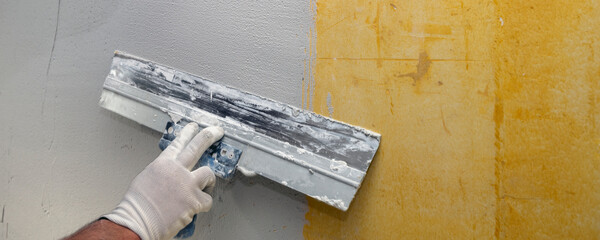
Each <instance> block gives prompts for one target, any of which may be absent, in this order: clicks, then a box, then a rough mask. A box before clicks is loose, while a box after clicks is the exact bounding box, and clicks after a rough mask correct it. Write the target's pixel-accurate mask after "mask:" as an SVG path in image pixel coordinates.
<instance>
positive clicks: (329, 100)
mask: <svg viewBox="0 0 600 240" xmlns="http://www.w3.org/2000/svg"><path fill="white" fill-rule="evenodd" d="M327 111H329V117H330V118H333V104H332V103H331V93H330V92H328V93H327Z"/></svg>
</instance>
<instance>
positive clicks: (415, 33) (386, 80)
mask: <svg viewBox="0 0 600 240" xmlns="http://www.w3.org/2000/svg"><path fill="white" fill-rule="evenodd" d="M316 30H317V41H316V47H317V60H316V66H315V78H314V79H315V80H314V81H315V83H314V84H315V88H314V110H315V111H317V112H319V113H321V114H327V113H328V108H327V107H328V104H327V95H328V93H330V94H331V95H332V96H335V97H334V98H330V103H329V104H331V105H332V106H335V114H334V115H335V116H334V117H335V118H336V119H340V120H343V121H346V122H349V123H351V124H356V125H360V126H364V127H366V128H370V129H372V130H375V131H377V132H380V133H381V134H382V142H381V147H380V150H379V152H378V154H377V156H376V158H375V160H374V161H373V164H372V165H371V168H370V169H369V172H368V174H367V176H366V178H365V181H364V183H363V186H362V187H361V189H359V192H358V195H357V197H356V198H355V200H354V202H353V203H352V205H351V206H350V209H349V210H348V212H340V211H338V210H336V209H334V208H331V207H328V206H326V205H324V204H321V203H319V202H317V201H315V200H312V199H309V207H310V209H309V211H308V213H307V214H306V218H307V220H308V223H307V224H306V226H305V228H304V236H305V238H307V239H446V238H454V239H465V238H477V239H481V238H484V239H488V238H500V239H540V238H542V239H545V238H547V239H564V238H574V239H594V238H597V237H598V236H600V146H599V142H600V131H599V130H598V128H597V127H596V125H597V122H598V121H600V118H599V117H598V114H599V113H600V109H599V107H598V104H597V102H598V97H597V96H598V91H600V59H599V57H598V56H596V54H595V53H596V52H598V51H599V48H600V44H599V42H600V41H598V40H600V39H599V38H600V3H597V2H564V1H563V2H560V1H557V2H547V1H541V0H530V1H510V2H483V1H475V0H467V1H387V0H379V1H376V0H371V1H368V0H351V1H341V0H338V1H319V2H317V19H316Z"/></svg>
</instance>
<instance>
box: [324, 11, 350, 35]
mask: <svg viewBox="0 0 600 240" xmlns="http://www.w3.org/2000/svg"><path fill="white" fill-rule="evenodd" d="M349 17H350V16H349V15H348V16H345V17H343V18H342V19H340V20H339V21H337V22H336V23H334V24H332V25H331V26H329V27H327V28H326V29H325V30H323V31H321V33H320V34H323V33H325V32H327V31H329V29H332V28H333V27H335V26H337V25H338V24H340V23H341V22H343V21H346V19H348V18H349Z"/></svg>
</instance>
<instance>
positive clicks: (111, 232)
mask: <svg viewBox="0 0 600 240" xmlns="http://www.w3.org/2000/svg"><path fill="white" fill-rule="evenodd" d="M79 239H91V240H95V239H123V240H140V237H139V236H138V235H137V234H135V233H134V232H133V231H131V230H129V228H126V227H123V226H121V225H119V224H116V223H114V222H111V221H109V220H107V219H100V220H97V221H94V222H92V223H90V224H88V225H87V226H85V227H83V228H81V229H79V231H77V232H76V233H73V234H72V235H71V236H68V237H66V238H64V240H79Z"/></svg>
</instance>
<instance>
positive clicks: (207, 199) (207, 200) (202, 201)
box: [196, 191, 213, 213]
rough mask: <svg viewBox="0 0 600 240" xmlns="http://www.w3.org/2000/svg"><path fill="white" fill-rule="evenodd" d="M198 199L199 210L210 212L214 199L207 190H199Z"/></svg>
mask: <svg viewBox="0 0 600 240" xmlns="http://www.w3.org/2000/svg"><path fill="white" fill-rule="evenodd" d="M196 197H197V199H198V204H199V206H198V209H197V210H198V211H197V212H196V213H198V212H208V210H210V208H212V202H213V199H212V197H211V196H210V195H209V194H208V193H205V192H202V191H198V195H196Z"/></svg>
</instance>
